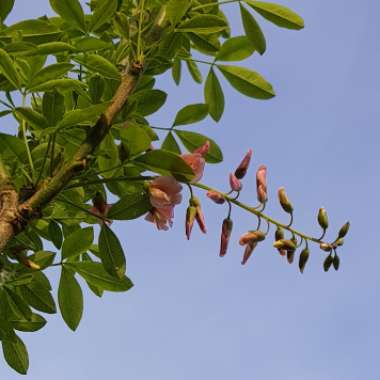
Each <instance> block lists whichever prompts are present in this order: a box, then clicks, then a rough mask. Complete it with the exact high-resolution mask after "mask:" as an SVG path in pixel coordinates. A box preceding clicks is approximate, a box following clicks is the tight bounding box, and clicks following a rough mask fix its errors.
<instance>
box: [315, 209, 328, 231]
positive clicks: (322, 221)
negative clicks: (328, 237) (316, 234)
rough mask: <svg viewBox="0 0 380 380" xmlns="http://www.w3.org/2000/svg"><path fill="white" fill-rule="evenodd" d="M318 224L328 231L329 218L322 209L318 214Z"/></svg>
mask: <svg viewBox="0 0 380 380" xmlns="http://www.w3.org/2000/svg"><path fill="white" fill-rule="evenodd" d="M318 223H319V225H320V226H321V227H322V229H323V230H327V228H328V226H329V218H328V216H327V212H326V209H324V208H320V209H319V212H318Z"/></svg>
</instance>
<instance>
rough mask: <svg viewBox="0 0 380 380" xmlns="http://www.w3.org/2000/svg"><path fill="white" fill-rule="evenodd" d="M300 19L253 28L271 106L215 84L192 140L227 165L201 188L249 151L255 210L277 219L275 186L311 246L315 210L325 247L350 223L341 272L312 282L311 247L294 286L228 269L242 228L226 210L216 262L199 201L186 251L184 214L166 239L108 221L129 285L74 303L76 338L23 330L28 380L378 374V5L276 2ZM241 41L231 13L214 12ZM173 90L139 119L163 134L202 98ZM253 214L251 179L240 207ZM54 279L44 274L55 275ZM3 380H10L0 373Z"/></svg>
mask: <svg viewBox="0 0 380 380" xmlns="http://www.w3.org/2000/svg"><path fill="white" fill-rule="evenodd" d="M281 3H282V4H285V5H289V6H290V7H292V8H293V9H295V10H297V11H298V12H299V13H300V14H301V15H302V16H303V17H304V18H305V22H306V28H305V29H304V30H303V31H301V32H293V31H287V30H281V29H278V28H276V27H274V26H272V25H270V24H268V23H266V22H261V24H262V26H263V29H264V30H265V33H266V36H267V40H268V42H269V44H268V45H269V46H268V52H267V54H266V55H265V56H264V57H259V56H258V55H255V56H254V58H253V59H251V60H248V61H247V62H246V63H245V64H246V65H247V66H249V67H251V68H254V69H255V70H257V71H259V72H260V73H262V74H263V75H264V76H265V77H266V78H267V79H268V80H270V81H271V82H272V83H273V85H274V87H275V89H276V92H277V95H278V96H277V97H276V98H275V99H273V100H271V101H267V102H259V101H254V100H252V99H249V98H245V97H242V96H241V95H239V94H238V93H236V92H235V91H234V90H232V89H230V88H229V87H228V86H227V84H226V83H224V85H225V89H226V97H227V108H226V113H225V116H224V117H223V119H222V121H221V122H220V123H219V124H215V123H213V122H212V121H211V120H209V119H208V120H207V121H205V122H202V123H201V124H199V126H197V127H194V128H192V130H195V131H199V132H202V131H203V132H204V133H206V134H209V135H210V136H212V137H213V138H214V139H215V140H216V141H217V142H218V143H219V144H220V145H221V147H222V148H223V150H224V153H225V161H224V162H223V163H222V164H220V165H218V166H211V165H210V166H208V167H207V170H206V174H205V177H204V182H205V183H207V184H211V185H213V186H216V187H220V188H225V187H226V186H227V176H228V172H229V170H232V169H233V168H234V167H235V165H236V164H237V163H238V162H239V161H240V159H241V157H242V155H243V154H244V153H245V151H246V150H247V149H248V148H250V147H251V148H253V149H254V159H253V163H254V165H255V166H256V167H257V165H258V164H260V163H265V164H266V165H267V166H268V176H269V189H270V199H272V202H270V205H269V207H268V211H269V212H271V213H272V214H273V215H275V216H276V217H279V218H281V217H282V213H281V212H280V210H279V207H278V205H277V202H276V189H277V188H278V187H279V186H281V185H284V186H285V187H286V189H287V192H288V194H289V196H290V197H291V199H292V200H293V203H294V205H295V209H296V213H295V215H296V222H295V225H296V226H299V228H302V229H303V230H305V231H308V232H310V233H314V234H318V233H319V231H318V227H317V223H316V213H317V210H318V208H319V207H321V206H325V207H326V208H327V210H328V212H329V215H330V220H331V232H332V236H333V235H334V233H335V231H337V229H338V228H339V227H340V226H341V225H342V224H343V223H344V222H345V221H346V220H347V219H349V220H350V221H351V223H352V230H351V233H350V235H349V237H348V238H347V239H346V246H345V247H344V248H343V249H342V250H341V261H342V262H341V270H340V271H339V272H338V273H335V272H333V271H331V272H329V273H327V274H326V273H324V272H323V270H322V261H323V257H324V256H323V254H322V253H321V251H319V249H317V248H316V247H315V248H314V249H313V252H312V253H313V254H312V257H311V260H310V265H308V267H307V269H306V270H305V273H304V275H300V274H299V272H298V270H297V266H296V265H292V266H290V265H288V264H286V263H285V262H284V260H282V259H281V258H280V257H279V256H278V255H277V254H276V253H275V252H274V250H273V249H272V248H271V244H270V242H267V243H265V244H263V245H262V246H261V247H259V249H257V251H255V254H254V257H252V258H251V260H250V262H249V264H248V265H247V267H242V266H241V265H240V259H241V255H242V250H241V247H240V246H238V244H237V239H238V237H239V235H240V234H241V233H243V232H245V231H246V230H247V229H250V228H252V226H254V225H255V220H253V219H252V218H251V217H250V216H249V215H247V214H245V213H243V212H242V211H240V210H237V209H236V210H234V213H233V216H234V221H235V231H234V235H233V240H234V241H232V244H231V248H230V251H229V253H228V255H227V257H225V258H224V259H223V260H221V259H219V257H218V256H217V254H218V249H219V248H218V247H219V233H220V223H221V220H222V219H223V217H224V211H225V209H224V208H223V207H222V208H221V207H218V206H215V205H213V204H210V203H208V202H207V200H206V199H205V198H204V197H203V196H202V199H203V203H204V210H205V214H206V221H207V224H208V234H207V236H201V234H200V233H199V231H197V230H196V229H195V231H194V233H193V237H192V240H191V241H190V242H187V241H185V238H184V228H183V218H184V212H185V208H184V206H182V207H179V208H178V209H177V210H176V220H175V226H174V228H173V229H172V231H170V232H164V233H163V232H160V233H159V232H157V231H155V230H154V228H153V226H152V225H150V224H148V223H146V222H144V221H143V220H138V221H135V222H130V223H124V224H115V228H116V230H117V232H118V233H119V235H120V237H121V239H122V242H123V245H124V246H125V248H126V251H127V259H128V271H129V275H130V277H131V278H132V279H133V281H134V283H135V287H134V288H133V290H131V291H130V292H129V293H126V294H106V295H105V297H104V298H103V299H101V300H99V299H97V298H96V297H95V296H93V295H91V294H88V292H86V300H85V314H84V318H83V320H82V323H81V326H80V327H79V329H78V331H77V332H76V333H72V332H70V331H69V330H68V329H67V328H66V327H65V325H64V323H63V321H62V320H61V318H60V317H59V316H54V317H53V318H50V320H49V324H48V325H47V327H46V328H45V329H44V330H42V332H40V333H36V334H30V335H27V334H24V335H23V338H24V339H25V341H26V343H27V345H28V347H29V352H30V358H31V368H30V371H29V378H30V379H31V380H34V379H35V380H37V379H38V380H43V379H52V378H54V379H55V380H61V379H62V380H63V379H65V380H66V379H68V378H73V379H81V380H82V379H83V380H84V379H92V380H97V379H104V378H106V377H107V378H128V379H133V380H148V379H149V380H150V379H157V378H159V379H165V380H190V379H191V380H193V379H214V378H217V379H219V380H230V379H232V378H234V379H245V378H252V379H270V380H271V379H278V378H279V377H281V379H282V380H301V379H302V380H303V379H307V380H322V379H323V380H330V379H331V380H343V379H344V380H354V379H355V380H356V379H358V378H359V377H360V378H365V379H376V378H378V377H380V365H379V362H378V341H379V339H380V330H379V323H378V321H379V319H380V307H379V304H380V301H379V297H378V294H379V293H378V291H379V286H380V277H379V275H378V268H379V265H380V258H379V254H378V253H379V248H378V246H379V244H378V235H377V234H378V223H379V222H378V218H377V212H378V209H379V203H380V202H379V201H380V195H379V191H378V188H379V185H380V180H379V175H378V172H379V169H378V167H379V163H380V160H379V151H378V144H379V139H380V131H379V128H378V125H377V123H378V120H379V116H380V107H379V104H378V102H379V95H380V93H379V88H380V75H379V67H380V49H379V47H378V46H379V45H378V36H379V23H378V14H379V12H380V5H379V4H377V3H376V2H374V1H371V0H361V1H360V3H359V2H357V1H355V2H354V1H353V0H344V1H343V0H334V1H331V2H329V3H328V5H327V3H326V2H323V1H314V2H297V1H295V0H288V1H282V2H281ZM47 9H48V1H47V0H33V2H31V1H30V0H17V1H16V7H15V10H14V12H13V14H12V19H13V20H18V19H21V18H32V17H34V16H37V15H41V14H43V13H46V12H47ZM225 9H226V11H228V13H229V14H231V17H232V20H233V21H232V25H233V31H234V33H235V34H239V33H241V26H240V22H239V19H238V17H237V13H236V7H235V6H226V8H225ZM158 87H159V88H162V89H164V90H166V91H168V92H169V93H170V97H169V99H168V103H167V105H166V107H165V108H164V110H163V111H162V112H161V113H160V114H158V115H157V116H155V117H154V118H152V120H153V121H154V124H155V125H160V126H163V127H165V126H168V125H169V124H170V122H171V120H172V118H173V117H174V115H175V113H176V111H177V110H178V109H179V108H180V107H182V106H184V105H186V104H188V103H192V102H199V101H202V88H201V86H199V85H195V84H192V83H191V81H190V80H189V78H188V77H186V78H185V80H184V82H183V84H182V85H181V87H180V88H176V87H175V86H174V85H173V83H172V81H171V78H170V77H169V76H163V77H161V78H160V80H159V83H158ZM242 198H243V199H245V200H246V201H247V202H250V201H251V202H252V203H254V199H255V186H254V170H253V169H252V171H251V172H250V173H249V175H248V176H247V179H246V180H245V192H244V194H243V196H242ZM52 277H53V278H55V275H54V274H52ZM0 372H1V373H2V375H3V376H2V377H3V378H6V379H7V380H14V379H18V378H19V377H20V376H18V375H16V374H15V373H14V372H11V371H10V370H9V369H8V368H7V367H6V365H5V364H4V363H3V362H0Z"/></svg>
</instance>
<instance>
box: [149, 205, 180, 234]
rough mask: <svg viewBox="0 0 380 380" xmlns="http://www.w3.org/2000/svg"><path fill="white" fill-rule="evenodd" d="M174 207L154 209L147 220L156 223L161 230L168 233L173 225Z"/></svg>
mask: <svg viewBox="0 0 380 380" xmlns="http://www.w3.org/2000/svg"><path fill="white" fill-rule="evenodd" d="M173 217H174V207H167V208H160V209H157V208H152V210H150V211H149V213H148V214H147V215H146V216H145V220H147V221H148V222H152V223H155V224H156V226H157V228H158V229H159V230H164V231H167V230H168V229H169V227H172V225H173Z"/></svg>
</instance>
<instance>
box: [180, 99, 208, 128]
mask: <svg viewBox="0 0 380 380" xmlns="http://www.w3.org/2000/svg"><path fill="white" fill-rule="evenodd" d="M207 115H208V105H207V104H203V103H197V104H189V105H188V106H185V107H183V108H182V109H180V110H179V111H178V113H177V115H176V117H175V120H174V123H173V126H177V125H186V124H193V123H198V122H199V121H201V120H203V119H204V118H205V117H206V116H207Z"/></svg>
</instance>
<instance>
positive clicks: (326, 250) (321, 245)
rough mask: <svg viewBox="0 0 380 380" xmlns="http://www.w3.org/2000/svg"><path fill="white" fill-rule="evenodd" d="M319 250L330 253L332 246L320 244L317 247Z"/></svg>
mask: <svg viewBox="0 0 380 380" xmlns="http://www.w3.org/2000/svg"><path fill="white" fill-rule="evenodd" d="M319 248H321V250H322V251H325V252H331V250H332V246H331V245H330V244H327V243H321V244H320V245H319Z"/></svg>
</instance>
